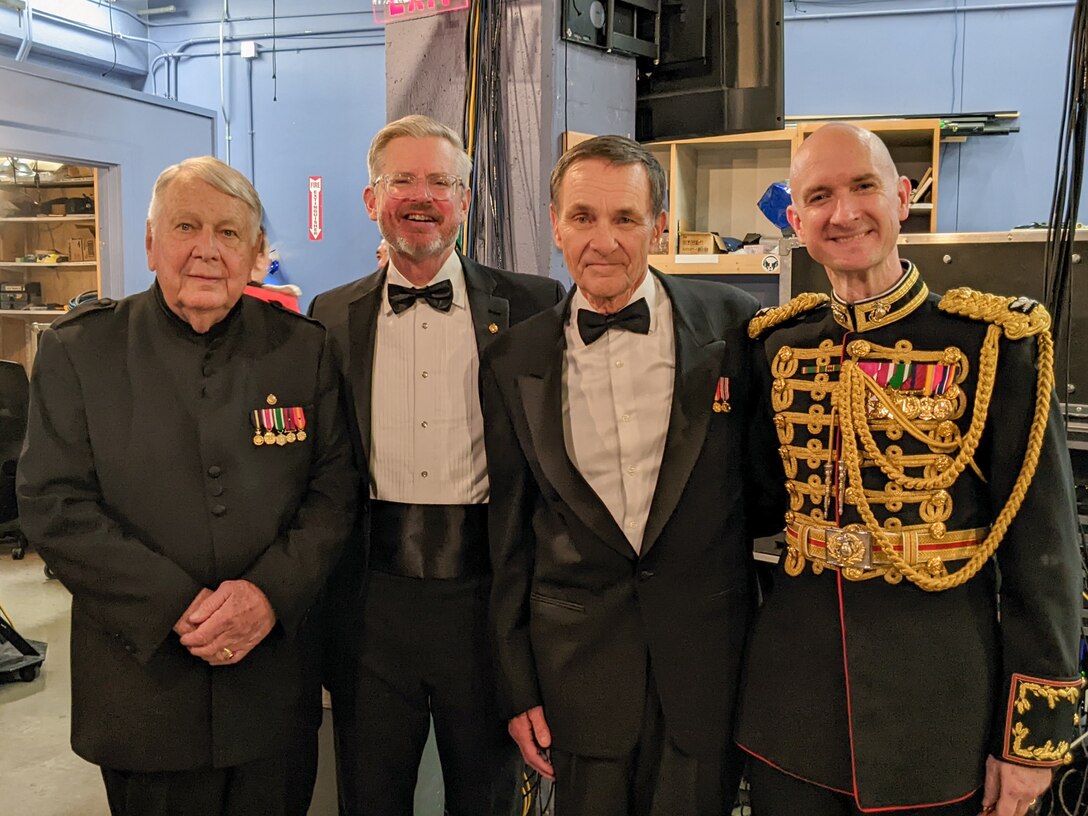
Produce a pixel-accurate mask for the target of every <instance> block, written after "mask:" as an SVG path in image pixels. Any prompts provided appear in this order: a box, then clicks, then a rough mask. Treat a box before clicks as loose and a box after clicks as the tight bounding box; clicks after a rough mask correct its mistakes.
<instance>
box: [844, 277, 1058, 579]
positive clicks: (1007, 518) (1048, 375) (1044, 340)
mask: <svg viewBox="0 0 1088 816" xmlns="http://www.w3.org/2000/svg"><path fill="white" fill-rule="evenodd" d="M954 291H957V292H959V291H969V290H954ZM950 294H951V293H950ZM977 294H978V293H972V297H973V295H977ZM981 297H987V298H988V297H990V296H981ZM946 298H947V296H946ZM999 300H1000V301H1001V303H1002V308H1004V309H1005V310H1006V311H1007V310H1008V303H1006V302H1005V301H1006V300H1007V299H1006V298H1000V299H999ZM941 305H942V308H943V306H944V301H943V300H942V301H941ZM1039 308H1041V307H1036V309H1035V310H1033V311H1038V309H1039ZM1044 314H1045V312H1044ZM1025 317H1027V316H1026V315H1025ZM980 319H981V318H980ZM992 322H993V323H995V324H996V325H994V326H991V327H990V331H989V332H987V336H986V343H985V344H984V346H983V348H984V350H986V349H988V348H989V347H990V345H991V337H996V333H997V326H998V325H1001V327H1002V328H1003V329H1004V331H1005V334H1006V336H1008V337H1011V335H1010V334H1009V331H1010V326H1009V325H1002V324H1001V323H1000V322H999V321H997V320H994V321H992ZM1047 322H1048V323H1049V317H1048V318H1047ZM1027 328H1030V327H1025V326H1014V327H1013V329H1014V330H1015V331H1020V330H1026V329H1027ZM1035 333H1037V334H1038V338H1039V339H1038V343H1039V355H1038V360H1039V365H1038V370H1039V375H1038V378H1037V383H1036V393H1035V412H1034V415H1033V417H1032V421H1031V430H1030V432H1029V434H1028V443H1027V449H1026V450H1025V452H1024V462H1023V465H1022V466H1021V467H1020V474H1019V475H1018V476H1017V477H1016V483H1015V484H1014V485H1013V488H1012V492H1011V493H1010V494H1009V499H1008V501H1007V502H1005V506H1004V507H1003V508H1001V512H1000V513H998V515H997V518H996V519H994V523H993V525H992V526H991V528H990V534H989V535H988V536H987V537H986V540H985V541H983V542H982V544H981V545H980V546H979V550H978V552H977V553H975V555H974V556H972V557H971V558H970V559H969V560H968V561H967V563H966V564H964V565H963V566H962V567H960V569H958V570H956V572H954V573H951V574H949V575H942V576H932V575H929V574H927V573H926V572H924V571H922V570H919V569H917V568H916V567H914V566H913V565H911V564H909V563H907V561H906V560H904V558H903V556H901V555H900V554H899V553H898V552H896V550H895V548H894V547H893V546H892V545H891V544H890V543H889V542H888V540H887V537H886V536H885V535H884V532H883V529H882V528H881V526H880V522H878V521H877V519H876V517H875V516H874V515H873V511H872V508H871V507H870V505H869V501H868V499H867V498H866V497H865V491H864V490H863V489H862V488H863V484H862V478H861V456H860V454H859V451H858V436H859V435H864V434H865V430H867V428H866V418H865V404H864V395H865V383H864V382H863V381H862V380H863V378H864V372H862V371H861V370H860V369H859V368H858V367H857V363H856V362H854V361H853V360H844V361H843V367H842V373H841V376H840V383H841V384H842V388H843V391H842V396H843V400H842V401H843V405H842V406H841V413H840V416H841V420H840V421H841V427H842V449H843V461H844V462H845V464H846V472H847V475H848V476H849V479H850V482H851V483H852V484H854V485H857V487H858V490H856V491H855V493H856V494H857V508H858V513H859V514H860V515H861V518H862V520H863V521H864V522H865V526H866V528H867V529H868V530H869V532H870V533H871V534H872V537H873V540H874V541H876V542H877V544H878V545H879V546H880V550H881V552H883V553H884V557H885V558H887V559H888V561H889V562H890V563H891V565H892V566H893V567H894V568H895V569H896V570H897V571H898V572H899V573H900V574H901V575H903V576H904V577H906V578H907V580H909V581H910V582H911V583H912V584H914V585H915V586H917V587H920V588H921V589H924V590H926V591H927V592H941V591H943V590H946V589H953V588H954V587H958V586H960V585H961V584H963V583H965V582H967V581H969V580H970V579H971V578H973V577H974V576H975V574H976V573H977V572H978V571H979V570H980V569H982V566H983V565H984V564H985V563H986V562H987V561H988V560H990V558H991V557H992V556H993V554H994V553H995V552H996V551H997V548H998V545H999V544H1001V541H1002V539H1003V538H1004V537H1005V533H1006V532H1007V531H1008V529H1009V525H1010V524H1011V523H1012V520H1013V519H1014V518H1015V517H1016V514H1017V513H1018V512H1019V510H1020V505H1021V504H1022V503H1023V501H1024V497H1025V496H1026V495H1027V492H1028V488H1029V487H1030V486H1031V480H1032V479H1033V478H1034V477H1035V469H1036V467H1037V466H1038V464H1039V454H1040V453H1041V452H1042V449H1043V434H1044V433H1045V432H1046V425H1047V418H1048V416H1049V412H1050V392H1051V390H1052V389H1053V387H1054V341H1053V339H1052V338H1051V336H1050V332H1049V330H1048V329H1045V328H1044V329H1040V330H1038V331H1037V332H1035ZM1020 336H1025V335H1020ZM986 353H987V354H989V353H990V352H989V351H986ZM992 354H993V361H992V365H993V368H994V370H996V366H997V348H996V345H994V347H993V349H992ZM989 367H990V366H989V364H986V365H983V364H982V363H981V362H980V365H979V390H978V392H977V393H976V400H975V411H976V415H977V414H978V413H979V412H981V414H982V415H983V417H985V415H986V413H987V411H988V410H989V395H990V394H991V393H992V387H993V383H992V382H991V383H990V384H989V386H988V387H987V391H986V393H985V397H986V398H985V403H984V402H983V396H984V394H983V376H984V371H985V369H987V368H989ZM991 376H992V375H991ZM974 426H975V422H974V418H972V427H971V429H970V430H969V431H968V434H967V437H965V438H964V450H965V451H966V449H967V441H968V437H971V435H972V432H973V431H974V430H975V428H974ZM863 429H865V430H863ZM869 438H871V434H870V435H869ZM863 439H864V437H863ZM972 444H973V445H977V440H974V441H973V442H972ZM866 447H868V442H867V440H866ZM972 452H973V448H972ZM966 464H967V458H966V457H964V456H962V455H961V456H959V457H957V465H958V467H959V470H960V471H962V470H963V467H964V466H965V465H966ZM882 467H883V466H882Z"/></svg>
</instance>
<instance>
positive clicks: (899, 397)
mask: <svg viewBox="0 0 1088 816" xmlns="http://www.w3.org/2000/svg"><path fill="white" fill-rule="evenodd" d="M885 393H887V392H885ZM958 395H959V389H958V388H957V387H956V386H954V385H953V386H952V387H951V388H949V389H948V391H947V392H945V395H944V396H942V397H919V396H915V395H913V394H895V395H894V396H892V395H889V396H892V399H893V400H895V402H896V405H897V407H898V408H899V410H900V411H902V412H903V415H904V416H905V417H906V418H907V419H921V420H945V419H950V418H951V417H952V415H953V414H954V413H955V411H956V399H957V397H958ZM865 408H866V413H867V414H868V416H869V418H870V419H887V418H888V417H890V416H891V414H890V413H889V411H888V409H887V408H885V407H884V406H883V405H881V404H880V401H879V400H878V399H877V398H876V396H874V395H873V394H870V395H869V396H868V398H867V400H866V406H865Z"/></svg>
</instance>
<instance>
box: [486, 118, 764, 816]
mask: <svg viewBox="0 0 1088 816" xmlns="http://www.w3.org/2000/svg"><path fill="white" fill-rule="evenodd" d="M664 197H665V175H664V172H663V171H662V169H661V166H660V165H659V164H658V163H657V161H656V160H655V159H654V158H653V156H652V155H651V154H650V153H649V152H647V151H646V150H645V149H644V148H642V147H640V146H639V145H638V144H636V143H634V142H632V141H630V140H628V139H625V138H622V137H618V136H604V137H599V138H596V139H591V140H589V141H587V142H584V143H582V144H580V145H578V146H576V147H575V148H573V149H572V150H570V151H569V152H567V153H566V154H565V155H564V156H563V157H562V158H561V159H560V160H559V163H558V164H557V166H556V168H555V170H554V171H553V173H552V181H551V199H552V207H551V217H552V225H553V230H554V237H555V242H556V245H557V246H558V247H559V248H560V250H562V252H563V256H564V259H565V261H566V264H567V268H568V270H569V271H570V274H571V277H572V278H573V280H574V282H575V284H576V285H577V289H576V290H575V291H574V292H573V293H572V294H571V295H570V296H569V297H568V298H567V299H566V300H565V301H564V302H563V303H562V304H559V305H558V306H556V307H555V308H553V309H549V310H548V311H546V312H543V313H541V314H539V315H537V316H536V317H534V318H531V319H530V320H527V321H525V322H524V323H522V324H521V325H519V326H517V327H515V328H514V329H512V330H511V331H510V332H508V333H507V334H506V335H505V336H503V337H501V338H499V340H498V341H497V342H495V343H493V344H492V345H491V346H490V347H489V348H488V350H487V352H486V353H485V354H484V358H483V361H482V363H481V374H482V382H483V385H482V388H483V395H484V416H485V428H486V441H487V454H488V464H489V467H490V473H491V478H492V480H493V483H494V484H495V485H496V486H497V487H496V489H495V491H494V492H493V494H492V499H491V517H490V525H491V556H492V568H493V570H494V583H493V589H492V599H491V615H492V625H493V630H494V631H493V637H494V641H495V648H496V650H497V662H498V668H499V673H500V678H499V680H500V683H499V685H500V692H501V698H500V699H501V705H502V707H503V712H504V713H505V715H506V716H507V717H508V718H509V725H508V728H509V731H510V734H511V736H512V737H513V738H514V740H515V741H516V742H517V744H518V746H519V747H520V749H521V752H522V755H523V757H524V758H525V761H526V762H527V763H528V764H529V765H531V766H532V767H533V768H535V769H536V770H538V771H539V772H540V773H541V774H543V775H544V776H546V777H548V778H551V779H554V780H555V781H556V800H557V802H558V809H559V810H560V811H561V812H562V813H563V814H564V816H586V815H587V814H593V815H594V816H597V815H598V814H600V815H601V816H604V815H606V814H607V815H611V814H615V816H628V814H638V816H643V815H645V816H657V815H658V814H660V815H661V816H664V815H665V814H669V816H675V814H685V816H704V814H725V813H728V812H729V810H730V809H731V807H732V803H733V797H734V793H735V791H736V787H737V781H738V778H739V775H740V762H739V761H738V759H737V755H736V753H735V752H734V750H733V749H732V748H731V747H730V736H731V731H732V722H733V707H734V700H735V691H736V687H737V676H738V670H739V668H740V663H741V651H742V649H743V646H744V639H745V631H746V629H747V626H748V620H749V616H750V613H751V607H752V602H753V592H752V566H751V565H752V561H751V547H750V542H751V538H752V536H753V534H754V533H755V532H757V528H758V527H760V526H765V527H767V528H768V531H773V530H774V529H776V528H778V527H780V526H781V518H782V515H781V512H782V505H781V501H780V497H781V496H782V493H781V489H780V488H778V487H777V486H775V485H774V484H773V482H771V481H770V480H768V484H767V487H766V489H765V490H763V489H760V487H759V482H760V479H759V474H760V471H761V468H763V467H767V465H766V464H765V462H764V461H763V459H760V460H758V461H754V460H753V455H752V454H753V447H752V446H755V447H759V446H760V445H761V444H763V443H765V444H766V446H767V451H768V453H767V456H770V457H773V456H774V447H775V446H774V443H773V441H772V438H773V428H771V426H770V423H769V422H767V421H766V418H765V417H764V416H763V415H762V414H761V413H760V412H759V411H757V410H755V407H754V405H753V403H754V401H755V399H756V397H757V395H759V394H764V393H767V392H768V389H767V388H765V387H764V385H762V384H758V383H755V382H753V381H752V373H751V372H752V369H751V366H750V359H749V344H748V341H747V339H746V336H745V326H746V322H747V320H748V319H749V318H750V317H751V316H752V314H753V313H754V312H755V311H756V308H757V305H758V304H757V303H756V301H755V299H754V298H752V297H750V296H749V295H746V294H744V293H742V292H740V291H738V290H737V289H734V288H732V287H730V286H725V285H722V284H717V283H709V282H693V281H689V280H683V279H678V278H670V277H668V276H663V275H660V274H658V273H656V272H653V271H652V270H650V269H649V267H648V265H647V257H648V253H649V249H650V246H651V245H652V244H653V242H654V241H655V240H656V239H657V238H658V237H659V236H660V235H661V232H662V231H663V230H664V228H665V219H666V215H665V211H664Z"/></svg>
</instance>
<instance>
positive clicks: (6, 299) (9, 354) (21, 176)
mask: <svg viewBox="0 0 1088 816" xmlns="http://www.w3.org/2000/svg"><path fill="white" fill-rule="evenodd" d="M97 201H98V189H97V172H96V171H95V170H93V169H91V168H86V167H76V166H73V165H64V164H60V163H57V162H47V161H44V160H37V159H30V158H18V157H7V156H3V157H0V358H4V359H8V360H16V361H18V362H20V363H22V364H23V365H24V366H26V367H27V368H28V369H29V368H30V366H31V363H32V362H33V359H34V350H35V348H36V337H37V333H36V332H33V331H32V326H35V325H37V324H36V323H32V321H41V322H45V323H48V322H51V321H52V320H54V319H55V318H56V317H58V316H60V315H63V314H64V313H65V311H66V310H67V305H68V302H69V301H70V300H72V298H74V297H76V296H77V295H79V294H80V293H82V292H86V291H90V290H94V291H96V292H97V291H101V289H100V281H101V275H100V270H99V261H98V258H99V246H98V209H99V208H98V206H97Z"/></svg>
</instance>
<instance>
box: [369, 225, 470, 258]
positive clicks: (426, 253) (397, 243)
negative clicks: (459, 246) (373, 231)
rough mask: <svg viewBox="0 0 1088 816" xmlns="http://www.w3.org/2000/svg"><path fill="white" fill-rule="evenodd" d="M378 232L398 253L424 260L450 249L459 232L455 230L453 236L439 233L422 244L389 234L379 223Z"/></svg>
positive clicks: (455, 241)
mask: <svg viewBox="0 0 1088 816" xmlns="http://www.w3.org/2000/svg"><path fill="white" fill-rule="evenodd" d="M378 232H379V233H381V236H382V238H384V239H385V242H386V243H387V244H389V245H390V246H391V247H393V248H394V249H395V250H396V251H397V254H398V255H403V256H404V257H405V258H411V259H412V260H413V261H422V260H425V259H427V258H433V257H434V256H435V255H440V254H442V253H443V252H445V251H446V250H447V249H449V248H450V247H451V246H453V245H454V244H456V243H457V232H456V231H454V233H453V235H451V236H448V237H447V236H444V235H439V236H437V237H436V238H435V239H434V240H433V241H431V242H430V243H427V244H423V245H422V246H420V245H417V244H412V243H411V242H409V241H408V239H406V238H403V237H401V236H393V237H391V236H389V235H386V234H385V231H384V230H382V228H381V225H380V224H379V225H378Z"/></svg>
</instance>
